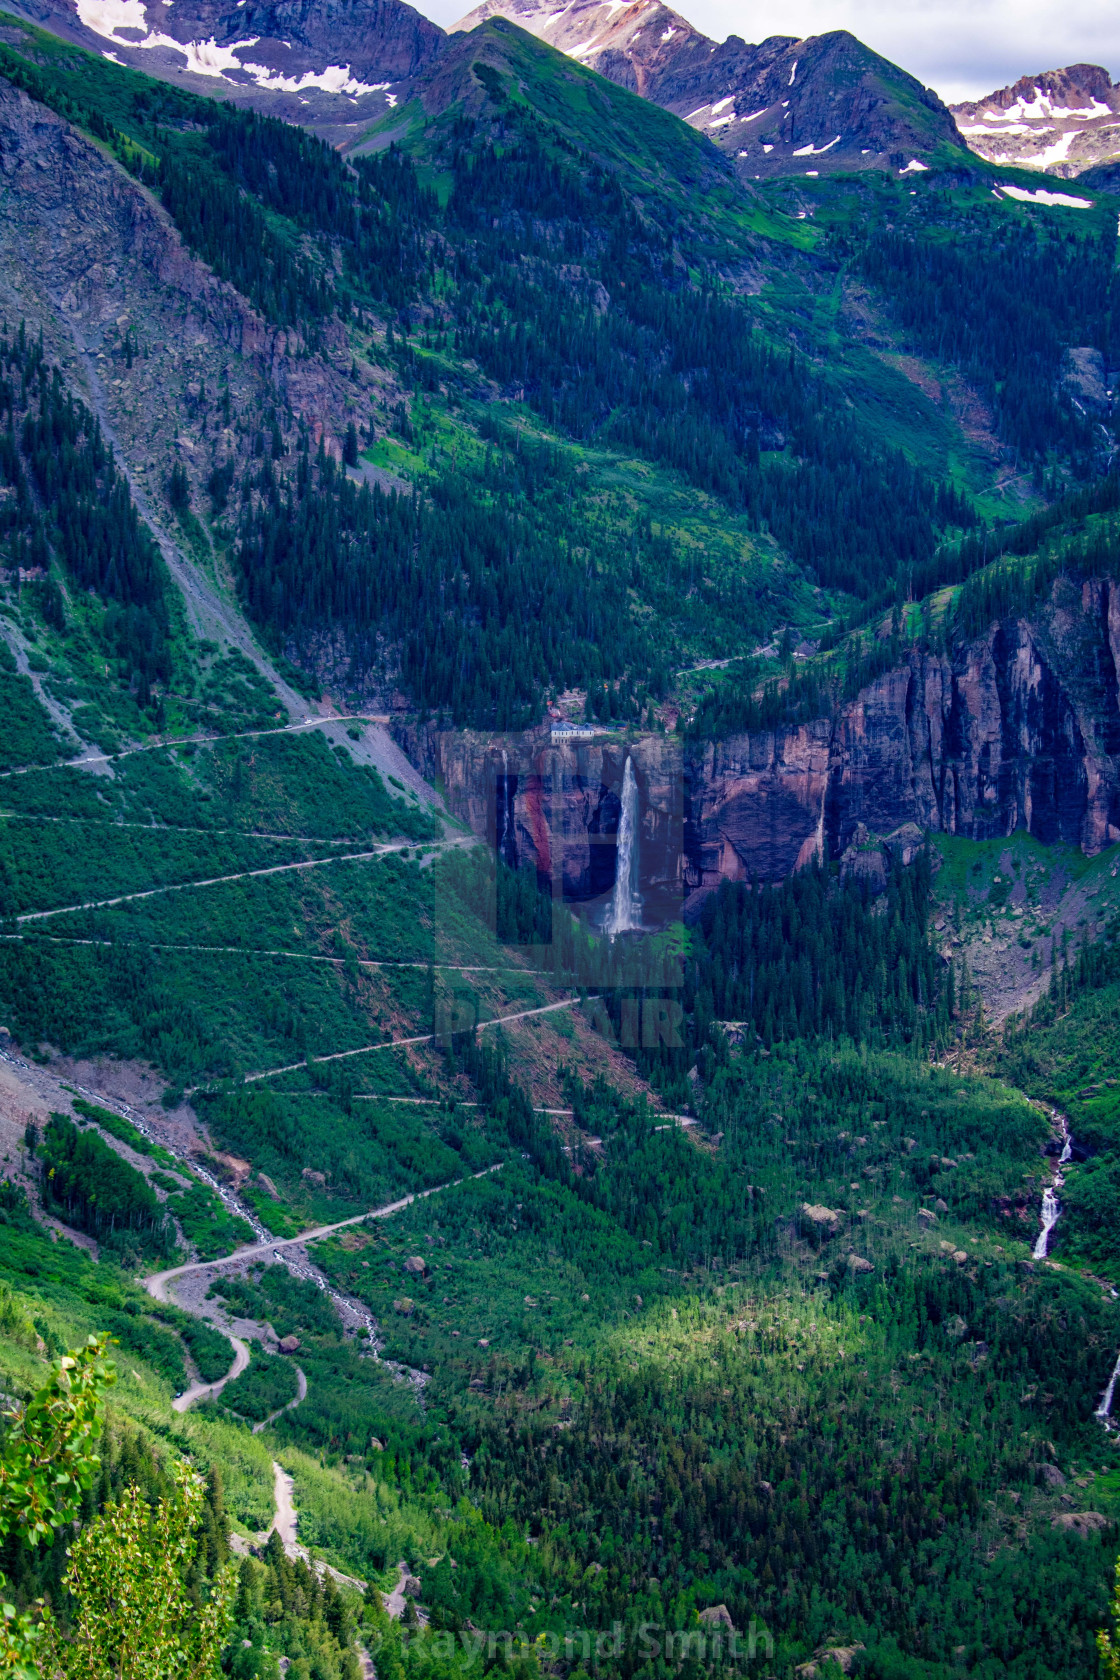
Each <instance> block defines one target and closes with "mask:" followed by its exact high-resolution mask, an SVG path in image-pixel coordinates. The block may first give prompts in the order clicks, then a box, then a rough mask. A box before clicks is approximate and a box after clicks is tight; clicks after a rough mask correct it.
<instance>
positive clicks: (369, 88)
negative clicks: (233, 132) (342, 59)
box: [238, 41, 397, 108]
mask: <svg viewBox="0 0 1120 1680" xmlns="http://www.w3.org/2000/svg"><path fill="white" fill-rule="evenodd" d="M244 44H245V45H246V46H249V45H251V43H250V42H248V41H246V42H245V43H244ZM238 69H242V70H247V71H248V73H249V75H250V76H252V78H253V80H254V81H255V82H256V84H257V86H258V87H262V88H268V89H269V90H270V91H271V90H273V89H275V91H276V92H278V93H302V92H303V91H304V89H305V88H321V89H322V90H323V92H324V93H348V94H350V95H351V96H353V95H356V94H360V93H384V92H385V89H386V88H387V87H388V86H389V83H388V82H359V81H358V79H357V77H356V76H352V75H351V74H350V66H349V65H348V64H328V65H327V68H326V69H325V70H305V71H304V73H303V75H302V76H278V75H277V74H276V72H275V71H274V70H269V69H268V67H267V66H266V65H264V64H239V65H238ZM388 102H389V105H390V108H391V107H392V106H394V105H395V104H396V102H397V101H396V95H395V94H389V96H388Z"/></svg>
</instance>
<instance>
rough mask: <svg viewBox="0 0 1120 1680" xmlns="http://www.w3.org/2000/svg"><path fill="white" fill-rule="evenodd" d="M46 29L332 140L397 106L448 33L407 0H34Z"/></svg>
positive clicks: (34, 11)
mask: <svg viewBox="0 0 1120 1680" xmlns="http://www.w3.org/2000/svg"><path fill="white" fill-rule="evenodd" d="M21 9H22V10H23V11H24V12H25V13H26V15H27V16H29V17H31V18H33V19H34V21H35V22H36V23H38V24H39V25H40V26H41V27H43V28H45V29H49V30H51V31H52V32H54V33H55V34H58V35H61V36H62V37H63V38H64V39H66V40H71V41H75V42H77V43H79V44H80V45H81V46H84V47H87V48H89V49H90V50H92V51H94V52H99V53H100V52H105V51H106V49H110V50H111V52H112V54H113V56H114V57H115V58H116V59H117V60H118V62H120V63H123V64H128V65H130V66H131V67H132V68H133V69H135V70H142V71H144V72H145V74H147V75H149V76H157V77H159V78H160V80H162V81H169V82H177V83H179V84H180V85H181V86H183V87H187V88H190V89H191V90H192V91H193V92H195V93H201V94H204V95H207V96H209V97H211V98H225V99H232V100H235V101H236V102H237V103H239V104H250V105H254V106H256V107H257V108H258V109H260V110H267V111H268V112H269V113H270V114H271V115H273V116H278V117H282V118H283V119H284V120H285V121H288V122H296V123H300V124H302V125H303V126H305V127H311V128H315V129H317V130H319V131H320V132H322V133H323V134H324V137H325V138H327V137H329V138H331V139H332V140H334V141H336V142H337V141H341V140H345V139H347V138H351V139H353V138H357V136H358V135H360V134H361V133H362V132H364V130H365V129H366V128H368V127H369V124H370V123H371V122H375V121H376V120H377V118H378V117H381V116H383V115H384V114H385V112H386V111H387V110H389V109H391V108H392V106H393V105H394V104H395V102H396V95H395V94H394V93H393V91H392V90H393V89H394V88H395V87H399V86H400V84H402V83H403V82H405V81H407V80H408V78H410V77H412V76H415V75H417V74H418V72H419V71H421V70H423V69H424V68H425V66H426V65H428V64H429V63H430V62H431V60H432V59H433V58H434V57H435V56H436V54H437V53H438V52H439V51H440V48H441V47H442V45H443V43H444V41H445V40H446V36H445V35H444V32H443V30H442V29H440V28H439V27H438V25H436V24H434V23H431V22H430V21H429V20H428V19H427V18H426V17H422V16H421V14H420V13H419V12H416V11H414V10H413V9H412V7H411V6H408V5H405V4H404V3H403V0H240V4H238V3H237V0H174V3H172V0H117V3H115V4H113V5H106V4H105V3H104V0H27V3H26V4H25V5H24V6H23V7H22V8H21Z"/></svg>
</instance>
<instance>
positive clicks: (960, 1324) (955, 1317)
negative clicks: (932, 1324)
mask: <svg viewBox="0 0 1120 1680" xmlns="http://www.w3.org/2000/svg"><path fill="white" fill-rule="evenodd" d="M967 1329H968V1325H967V1324H966V1323H965V1321H964V1319H963V1318H962V1317H961V1315H960V1313H953V1314H952V1316H951V1317H949V1318H947V1319H946V1320H945V1334H946V1335H947V1336H951V1337H952V1338H953V1340H954V1341H955V1342H959V1341H960V1339H961V1337H962V1336H963V1335H964V1333H965V1331H966V1330H967Z"/></svg>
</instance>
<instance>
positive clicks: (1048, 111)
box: [984, 87, 1112, 121]
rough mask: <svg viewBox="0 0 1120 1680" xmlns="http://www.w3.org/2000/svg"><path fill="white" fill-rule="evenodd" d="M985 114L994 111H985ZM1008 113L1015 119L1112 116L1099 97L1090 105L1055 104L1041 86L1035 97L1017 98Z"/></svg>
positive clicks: (1091, 101)
mask: <svg viewBox="0 0 1120 1680" xmlns="http://www.w3.org/2000/svg"><path fill="white" fill-rule="evenodd" d="M984 115H985V116H989V115H994V113H990V112H987V111H986V112H985V113H984ZM1006 115H1007V116H1008V117H1009V118H1011V119H1012V121H1014V120H1015V119H1016V118H1021V117H1029V118H1036V117H1058V118H1059V119H1060V120H1062V121H1064V120H1066V119H1068V118H1069V117H1110V116H1111V115H1112V110H1111V107H1110V106H1108V105H1103V104H1102V103H1101V101H1100V100H1099V99H1090V101H1089V103H1088V105H1084V106H1080V105H1078V106H1075V105H1053V104H1051V102H1050V100H1049V99H1048V98H1047V96H1046V94H1045V93H1044V92H1043V91H1042V89H1041V88H1040V87H1036V88H1035V90H1034V98H1033V99H1017V100H1016V101H1015V103H1014V105H1009V106H1008V107H1007V112H1006Z"/></svg>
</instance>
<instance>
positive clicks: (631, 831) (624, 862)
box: [603, 757, 642, 939]
mask: <svg viewBox="0 0 1120 1680" xmlns="http://www.w3.org/2000/svg"><path fill="white" fill-rule="evenodd" d="M641 925H642V900H641V896H640V895H639V892H638V783H637V780H636V778H635V776H634V766H633V764H632V763H631V761H630V759H629V757H627V760H626V768H625V769H624V770H623V772H622V816H621V818H620V819H619V824H618V841H617V851H616V854H615V873H614V891H613V892H612V893H611V901H610V903H609V904H608V905H607V913H606V916H605V917H604V919H603V932H604V933H606V934H609V935H610V937H611V938H612V939H613V938H614V936H615V934H616V933H636V932H638V930H639V929H640V928H641Z"/></svg>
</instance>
